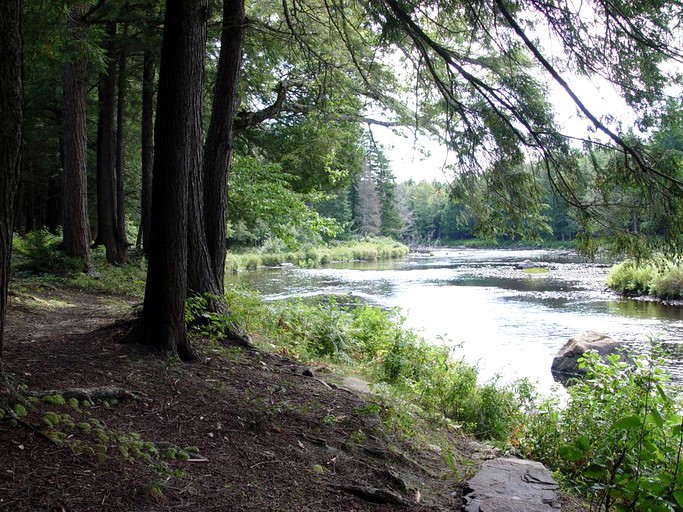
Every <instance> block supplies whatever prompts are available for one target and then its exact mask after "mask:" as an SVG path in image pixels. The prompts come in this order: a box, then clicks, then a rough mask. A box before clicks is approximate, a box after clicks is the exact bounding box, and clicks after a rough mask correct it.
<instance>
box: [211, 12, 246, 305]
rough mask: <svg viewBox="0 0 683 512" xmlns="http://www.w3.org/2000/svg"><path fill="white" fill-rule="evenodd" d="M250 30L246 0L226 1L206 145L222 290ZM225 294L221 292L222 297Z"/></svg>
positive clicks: (215, 254)
mask: <svg viewBox="0 0 683 512" xmlns="http://www.w3.org/2000/svg"><path fill="white" fill-rule="evenodd" d="M245 31H246V15H245V11H244V0H225V1H224V2H223V24H222V29H221V50H220V55H219V57H218V70H217V75H216V83H215V85H214V91H213V104H212V107H211V120H210V123H209V129H208V133H207V137H206V144H205V147H204V180H205V181H204V192H203V193H204V203H205V221H206V239H207V246H208V250H209V256H210V258H211V266H212V268H213V272H214V274H215V280H216V283H217V286H218V287H219V290H220V291H221V292H222V291H224V284H223V283H224V279H225V256H226V252H227V245H226V222H227V209H228V187H227V179H228V170H229V168H230V164H231V162H232V147H233V134H234V130H233V125H234V122H235V117H236V114H237V108H238V106H239V97H238V94H237V88H238V85H239V80H240V71H241V68H242V51H243V48H244V34H245ZM222 295H223V293H221V296H222Z"/></svg>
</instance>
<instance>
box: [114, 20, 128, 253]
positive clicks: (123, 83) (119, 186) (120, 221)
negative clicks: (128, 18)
mask: <svg viewBox="0 0 683 512" xmlns="http://www.w3.org/2000/svg"><path fill="white" fill-rule="evenodd" d="M127 35H128V28H127V27H124V33H123V36H124V42H123V43H122V44H121V46H120V48H119V86H118V89H119V91H118V92H119V96H118V105H117V108H116V232H115V234H116V243H117V245H118V249H119V254H120V255H121V261H120V262H119V263H126V262H127V261H128V239H127V237H126V195H125V191H124V183H125V174H126V93H127V92H128V75H127V69H126V58H127V56H126V46H125V38H126V36H127Z"/></svg>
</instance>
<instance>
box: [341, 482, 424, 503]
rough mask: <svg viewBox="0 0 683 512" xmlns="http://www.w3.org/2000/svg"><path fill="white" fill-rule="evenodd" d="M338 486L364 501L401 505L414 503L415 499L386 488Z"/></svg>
mask: <svg viewBox="0 0 683 512" xmlns="http://www.w3.org/2000/svg"><path fill="white" fill-rule="evenodd" d="M338 488H339V489H341V490H342V491H346V492H348V493H350V494H353V495H354V496H358V497H359V498H361V499H363V500H365V501H369V502H370V503H378V504H391V505H403V506H411V505H415V501H413V500H408V499H406V498H404V497H403V496H401V495H400V494H398V493H395V492H393V491H389V490H387V489H377V488H375V487H364V486H360V485H340V486H339V487H338Z"/></svg>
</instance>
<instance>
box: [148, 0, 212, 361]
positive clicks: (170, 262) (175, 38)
mask: <svg viewBox="0 0 683 512" xmlns="http://www.w3.org/2000/svg"><path fill="white" fill-rule="evenodd" d="M206 12H207V3H206V0H200V1H197V0H167V1H166V15H165V21H164V38H163V44H162V49H161V64H160V68H159V93H158V94H159V96H158V101H157V115H156V123H155V125H156V133H155V137H154V142H155V148H156V150H155V156H154V171H153V191H154V197H153V199H152V230H151V232H150V235H151V237H150V240H149V242H150V243H149V252H148V255H149V266H148V271H147V286H146V289H145V302H144V306H143V313H142V318H141V331H142V332H141V335H142V336H143V339H144V341H145V342H146V343H148V344H151V345H153V346H155V347H157V348H159V349H160V350H162V351H163V352H166V353H177V354H178V355H179V356H180V357H181V358H184V359H187V358H191V357H193V353H192V349H191V347H190V344H189V341H188V338H187V332H186V327H185V318H184V315H185V299H186V293H187V238H188V236H187V233H188V222H187V213H188V195H189V179H190V176H191V175H192V174H193V171H192V170H193V169H196V168H198V167H199V166H200V165H201V151H200V149H201V140H202V122H201V112H202V104H201V100H202V97H201V91H202V80H203V77H204V51H205V45H206Z"/></svg>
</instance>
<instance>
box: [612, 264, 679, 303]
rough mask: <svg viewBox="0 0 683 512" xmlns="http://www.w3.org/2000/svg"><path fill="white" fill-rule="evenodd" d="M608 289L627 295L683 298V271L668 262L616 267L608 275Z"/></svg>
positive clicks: (619, 265) (676, 265)
mask: <svg viewBox="0 0 683 512" xmlns="http://www.w3.org/2000/svg"><path fill="white" fill-rule="evenodd" d="M606 284H607V286H608V287H610V288H612V289H613V290H616V291H618V292H620V293H623V294H625V295H650V296H653V297H658V298H662V299H681V298H683V269H682V268H681V266H680V265H678V264H676V263H674V262H672V261H668V260H663V259H659V260H655V261H651V262H635V261H632V260H627V261H625V262H623V263H620V264H618V265H615V266H614V267H612V268H611V269H610V271H609V274H608V275H607V280H606Z"/></svg>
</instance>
